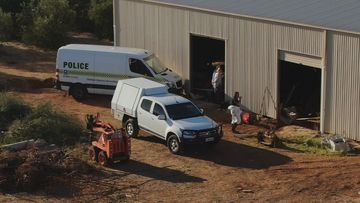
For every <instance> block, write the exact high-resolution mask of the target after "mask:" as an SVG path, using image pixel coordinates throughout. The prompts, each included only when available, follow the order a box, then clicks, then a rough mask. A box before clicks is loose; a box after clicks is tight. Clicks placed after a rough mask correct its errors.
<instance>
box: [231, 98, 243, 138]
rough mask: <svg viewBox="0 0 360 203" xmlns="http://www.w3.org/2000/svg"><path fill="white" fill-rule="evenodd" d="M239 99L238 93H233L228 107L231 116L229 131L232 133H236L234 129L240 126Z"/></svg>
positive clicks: (240, 111)
mask: <svg viewBox="0 0 360 203" xmlns="http://www.w3.org/2000/svg"><path fill="white" fill-rule="evenodd" d="M241 99H242V97H241V96H239V92H235V94H234V97H233V99H232V102H231V105H230V106H229V107H228V109H229V110H230V114H231V131H232V132H233V133H238V131H236V127H237V126H238V125H240V124H241V113H242V110H241V109H240V104H241Z"/></svg>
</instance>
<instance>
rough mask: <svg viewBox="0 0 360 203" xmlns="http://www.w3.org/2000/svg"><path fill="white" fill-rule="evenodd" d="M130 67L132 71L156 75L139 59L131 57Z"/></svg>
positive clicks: (150, 75)
mask: <svg viewBox="0 0 360 203" xmlns="http://www.w3.org/2000/svg"><path fill="white" fill-rule="evenodd" d="M129 67H130V71H131V72H134V73H138V74H141V75H145V76H149V77H154V76H153V74H152V73H151V72H150V70H149V69H148V67H146V66H145V64H144V63H143V62H142V61H140V60H138V59H129Z"/></svg>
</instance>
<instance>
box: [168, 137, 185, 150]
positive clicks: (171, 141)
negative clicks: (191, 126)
mask: <svg viewBox="0 0 360 203" xmlns="http://www.w3.org/2000/svg"><path fill="white" fill-rule="evenodd" d="M167 146H168V148H169V150H170V152H171V153H173V154H179V153H180V152H181V151H182V148H183V147H182V144H181V143H180V142H179V139H178V138H177V136H176V135H174V134H172V135H170V137H169V138H168V141H167Z"/></svg>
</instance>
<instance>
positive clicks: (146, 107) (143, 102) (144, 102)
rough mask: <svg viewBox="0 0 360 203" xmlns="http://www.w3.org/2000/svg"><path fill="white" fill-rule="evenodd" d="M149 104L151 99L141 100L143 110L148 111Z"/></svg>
mask: <svg viewBox="0 0 360 203" xmlns="http://www.w3.org/2000/svg"><path fill="white" fill-rule="evenodd" d="M151 104H152V101H150V100H147V99H143V100H142V102H141V108H142V109H144V110H145V111H148V112H150V108H151Z"/></svg>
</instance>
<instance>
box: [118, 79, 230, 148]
mask: <svg viewBox="0 0 360 203" xmlns="http://www.w3.org/2000/svg"><path fill="white" fill-rule="evenodd" d="M111 112H112V114H113V116H114V117H115V118H117V119H119V120H121V121H122V123H123V126H124V127H125V132H126V133H127V135H128V136H130V137H136V136H137V135H138V133H139V130H140V129H142V130H145V131H148V132H150V133H151V134H153V135H155V136H157V137H159V138H161V139H163V140H166V143H167V146H168V148H169V150H170V151H171V152H172V153H174V154H177V153H179V152H181V151H182V148H183V146H184V144H190V143H218V142H219V141H220V139H221V137H222V136H223V132H222V126H221V125H218V124H217V123H216V122H215V121H213V120H212V119H210V118H209V117H207V116H204V115H203V110H202V109H199V108H198V107H197V106H196V105H195V104H193V103H192V102H191V101H189V100H188V99H186V98H183V97H181V96H178V95H174V94H170V93H169V92H168V87H167V86H166V85H163V84H160V83H157V82H154V81H151V80H147V79H145V78H134V79H128V80H120V81H119V82H118V84H117V86H116V89H115V93H114V96H113V98H112V101H111Z"/></svg>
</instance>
